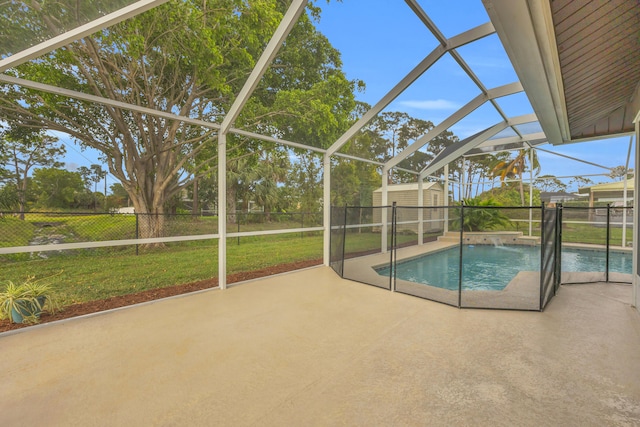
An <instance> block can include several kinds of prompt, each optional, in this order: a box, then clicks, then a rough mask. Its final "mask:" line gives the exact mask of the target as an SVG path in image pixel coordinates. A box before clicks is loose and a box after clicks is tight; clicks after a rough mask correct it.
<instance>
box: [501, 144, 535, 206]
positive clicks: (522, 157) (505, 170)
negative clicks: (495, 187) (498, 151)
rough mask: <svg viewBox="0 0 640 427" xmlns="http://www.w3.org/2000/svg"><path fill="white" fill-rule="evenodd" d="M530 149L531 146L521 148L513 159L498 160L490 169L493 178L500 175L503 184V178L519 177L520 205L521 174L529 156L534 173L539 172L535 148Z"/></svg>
mask: <svg viewBox="0 0 640 427" xmlns="http://www.w3.org/2000/svg"><path fill="white" fill-rule="evenodd" d="M532 150H533V149H532V148H526V149H524V148H523V149H521V150H519V151H518V155H517V156H516V157H515V158H514V159H512V158H507V159H506V160H499V161H498V162H497V163H496V164H495V165H494V166H493V169H492V171H491V173H492V175H493V177H494V178H495V177H500V182H501V183H502V185H504V184H505V179H507V178H515V177H519V178H520V203H521V205H522V206H524V186H523V184H522V175H523V174H524V172H525V170H526V169H527V161H529V162H531V158H532V157H533V166H532V168H533V171H534V172H535V173H539V172H540V163H539V162H538V156H537V154H536V150H533V151H532ZM532 155H533V156H532ZM530 166H531V165H530ZM529 191H532V189H531V187H530V188H529Z"/></svg>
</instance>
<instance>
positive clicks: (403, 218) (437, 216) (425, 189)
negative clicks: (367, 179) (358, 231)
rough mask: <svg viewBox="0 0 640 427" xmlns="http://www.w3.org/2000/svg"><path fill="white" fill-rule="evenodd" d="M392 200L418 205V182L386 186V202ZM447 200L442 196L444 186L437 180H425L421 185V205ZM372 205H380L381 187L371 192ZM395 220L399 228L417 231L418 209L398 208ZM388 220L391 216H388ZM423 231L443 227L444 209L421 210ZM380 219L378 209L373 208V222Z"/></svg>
mask: <svg viewBox="0 0 640 427" xmlns="http://www.w3.org/2000/svg"><path fill="white" fill-rule="evenodd" d="M393 202H395V203H396V205H398V206H419V205H418V183H417V182H412V183H410V184H393V185H389V186H387V204H388V205H389V206H391V205H392V204H393ZM445 205H447V202H446V200H445V196H444V188H443V187H442V185H441V184H440V183H438V182H425V183H424V184H423V185H422V206H430V207H433V206H445ZM373 206H382V187H381V188H378V189H377V190H374V192H373ZM397 215H398V218H397V222H398V224H399V225H398V229H399V230H409V231H413V232H417V231H418V224H417V221H418V209H398V211H397ZM389 220H391V218H390V217H389ZM423 220H424V221H425V222H424V231H425V232H429V231H436V230H442V229H443V228H444V222H443V220H444V209H437V210H436V209H425V210H423ZM381 221H382V213H381V211H380V209H374V211H373V222H375V223H378V222H381ZM411 221H416V222H414V223H409V224H403V223H404V222H411Z"/></svg>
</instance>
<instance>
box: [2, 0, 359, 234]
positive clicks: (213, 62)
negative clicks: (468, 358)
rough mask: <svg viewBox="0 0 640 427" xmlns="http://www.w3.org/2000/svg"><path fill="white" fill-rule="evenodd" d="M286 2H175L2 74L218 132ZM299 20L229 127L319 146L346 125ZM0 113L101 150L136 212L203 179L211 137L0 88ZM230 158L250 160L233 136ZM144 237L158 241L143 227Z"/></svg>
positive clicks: (313, 42)
mask: <svg viewBox="0 0 640 427" xmlns="http://www.w3.org/2000/svg"><path fill="white" fill-rule="evenodd" d="M284 3H285V2H281V1H276V0H264V1H259V2H247V1H243V0H213V1H211V0H209V1H204V0H200V1H198V0H190V1H180V0H175V1H171V2H169V3H167V4H164V5H161V6H158V7H156V8H154V9H152V10H150V11H148V12H145V13H143V14H141V15H139V16H136V17H134V18H132V19H129V20H127V21H124V22H122V23H120V24H117V25H115V26H113V27H110V28H108V29H105V30H103V31H101V32H99V33H96V34H93V35H91V36H90V37H86V38H84V39H82V40H79V41H77V42H75V43H72V44H70V45H68V46H65V47H63V48H60V49H57V50H55V51H53V52H51V53H49V54H48V55H46V56H44V57H42V58H40V59H39V60H37V61H33V62H30V63H27V64H23V65H21V66H19V67H17V69H15V70H12V71H11V73H13V74H15V75H16V76H19V77H22V78H26V79H29V80H34V81H38V82H43V83H48V84H53V85H56V86H61V87H64V88H68V89H73V90H76V91H81V92H85V93H89V94H92V95H98V96H102V97H107V98H110V99H114V100H117V101H122V102H126V103H129V104H134V105H137V106H141V107H148V108H154V109H159V110H161V111H165V112H172V113H177V114H180V115H184V116H188V117H190V118H197V119H201V120H205V121H210V122H220V121H221V120H222V118H223V117H224V115H225V114H226V112H227V111H228V109H229V107H230V105H231V104H232V103H233V100H234V97H235V94H237V93H238V92H239V90H240V88H241V87H242V85H243V84H244V82H245V80H246V78H247V76H248V75H249V73H250V72H251V70H252V68H253V66H254V64H255V62H256V61H257V59H258V57H259V56H260V54H261V53H262V50H263V49H264V47H265V45H266V43H267V42H268V41H269V39H270V37H271V35H272V34H273V32H274V31H275V28H276V27H277V25H278V24H279V22H280V20H281V18H282V16H283V13H284V11H285V6H286V5H285V4H284ZM317 13H318V9H317V8H315V6H313V5H312V6H311V13H310V14H303V15H302V17H301V18H300V19H299V21H298V22H297V24H296V25H295V27H294V29H293V30H292V32H291V34H290V36H289V38H288V39H287V41H286V43H285V44H284V46H283V47H282V49H281V51H280V52H279V54H278V56H277V58H276V60H275V61H274V63H273V64H272V66H271V67H270V68H269V70H268V72H267V73H266V74H265V76H264V78H263V79H262V81H261V82H260V84H259V86H258V88H257V90H256V91H255V93H254V95H253V96H252V97H251V98H250V100H249V102H248V103H247V105H246V107H245V108H244V109H243V111H242V114H241V115H240V117H239V118H238V121H237V124H236V125H237V126H238V127H242V128H244V129H248V130H254V131H259V132H260V133H262V134H267V135H272V136H275V137H279V138H287V139H294V140H298V141H304V142H305V143H307V144H309V145H315V146H327V145H328V144H329V143H330V142H331V141H333V140H334V139H335V138H336V137H337V135H339V134H340V133H341V132H343V131H344V130H345V129H346V127H347V126H348V120H349V115H350V113H351V110H352V109H353V107H354V105H355V101H354V97H353V91H354V88H355V87H356V86H357V84H358V83H357V82H352V81H348V80H347V79H346V77H345V76H344V73H343V72H342V71H341V70H340V67H341V63H340V55H339V52H338V51H337V50H335V49H334V48H333V47H332V46H331V45H330V44H329V42H328V41H327V39H326V38H325V37H324V36H323V35H322V34H320V33H319V32H318V31H317V30H316V29H315V26H314V24H313V21H312V17H313V16H314V15H315V14H317ZM0 91H1V92H2V95H3V96H2V97H1V100H0V111H1V112H2V114H3V115H5V116H6V117H11V118H12V119H13V120H16V121H17V122H20V123H22V124H24V125H26V126H31V127H34V128H42V129H47V130H54V131H60V132H64V133H66V134H68V135H70V136H71V137H73V138H74V139H76V140H77V141H79V142H80V143H81V144H82V145H85V146H88V147H92V148H95V149H97V150H98V151H100V152H101V153H102V154H103V155H104V158H103V160H104V161H106V163H107V164H108V167H109V171H110V172H111V174H113V175H114V176H115V177H116V178H118V179H119V180H120V182H121V183H122V185H123V187H124V188H125V190H126V191H127V193H128V195H129V197H130V198H131V200H132V203H133V204H134V206H135V208H136V211H137V212H157V213H163V212H164V210H165V207H166V204H167V201H168V200H169V199H170V198H171V197H173V196H175V195H176V194H178V193H179V192H180V191H181V189H182V188H184V187H185V186H186V185H187V184H189V183H190V182H191V180H193V178H194V177H199V176H206V175H210V174H211V171H210V170H211V167H212V165H215V159H216V154H217V153H216V144H215V143H214V141H215V137H216V132H215V130H212V129H209V128H201V127H197V126H192V125H186V124H185V123H183V122H181V121H179V120H168V119H163V118H158V117H156V116H151V115H147V114H143V113H139V112H134V111H130V110H125V109H121V108H115V107H111V106H104V105H98V104H91V103H88V102H84V101H80V100H76V99H71V98H66V97H62V96H59V95H53V94H50V93H41V92H38V91H34V90H31V89H26V88H23V87H18V86H15V85H8V84H4V85H2V86H0ZM228 144H229V153H230V155H232V156H236V157H240V156H242V155H244V154H246V153H248V152H250V151H260V150H259V146H260V145H261V143H260V142H259V141H255V140H250V139H247V138H245V137H240V136H236V135H231V136H230V137H229V139H228ZM149 227H150V228H151V229H150V230H148V231H147V233H144V232H143V235H147V236H153V235H158V234H159V233H160V231H159V228H160V226H154V225H153V224H149Z"/></svg>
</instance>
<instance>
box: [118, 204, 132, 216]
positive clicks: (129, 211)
mask: <svg viewBox="0 0 640 427" xmlns="http://www.w3.org/2000/svg"><path fill="white" fill-rule="evenodd" d="M115 213H119V214H130V215H133V214H134V213H136V209H135V208H134V207H133V206H127V207H125V208H118V209H116V212H115Z"/></svg>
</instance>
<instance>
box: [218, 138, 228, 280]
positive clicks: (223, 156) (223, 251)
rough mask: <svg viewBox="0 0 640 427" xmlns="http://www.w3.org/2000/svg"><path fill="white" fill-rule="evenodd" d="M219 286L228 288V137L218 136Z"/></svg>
mask: <svg viewBox="0 0 640 427" xmlns="http://www.w3.org/2000/svg"><path fill="white" fill-rule="evenodd" d="M218 234H219V235H220V238H219V239H218V286H219V287H220V289H226V288H227V135H226V134H220V135H219V136H218Z"/></svg>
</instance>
